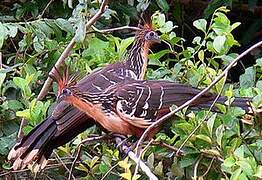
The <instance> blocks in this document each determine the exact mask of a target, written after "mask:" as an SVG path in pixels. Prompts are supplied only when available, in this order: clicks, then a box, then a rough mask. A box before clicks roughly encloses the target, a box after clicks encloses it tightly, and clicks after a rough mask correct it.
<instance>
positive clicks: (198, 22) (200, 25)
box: [193, 19, 207, 33]
mask: <svg viewBox="0 0 262 180" xmlns="http://www.w3.org/2000/svg"><path fill="white" fill-rule="evenodd" d="M193 26H195V27H196V28H197V29H199V30H201V31H203V32H204V33H206V27H207V21H206V20H205V19H198V20H196V21H194V22H193Z"/></svg>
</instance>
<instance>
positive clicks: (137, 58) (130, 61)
mask: <svg viewBox="0 0 262 180" xmlns="http://www.w3.org/2000/svg"><path fill="white" fill-rule="evenodd" d="M148 50H149V45H148V43H147V42H145V40H143V39H140V38H136V39H135V42H134V44H133V46H132V48H131V49H130V51H129V55H128V57H127V60H126V65H127V66H128V67H129V68H130V69H131V70H132V71H133V72H134V73H135V74H136V75H137V78H138V79H143V78H144V75H145V71H146V67H147V62H148V57H147V56H148Z"/></svg>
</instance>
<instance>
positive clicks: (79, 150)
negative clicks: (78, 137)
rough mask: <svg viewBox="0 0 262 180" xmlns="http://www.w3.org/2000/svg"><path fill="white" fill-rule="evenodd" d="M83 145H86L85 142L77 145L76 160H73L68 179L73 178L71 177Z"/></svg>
mask: <svg viewBox="0 0 262 180" xmlns="http://www.w3.org/2000/svg"><path fill="white" fill-rule="evenodd" d="M83 146H84V145H83V144H79V145H78V146H77V154H76V156H75V159H74V161H73V163H72V165H71V168H70V171H69V175H68V180H71V177H72V175H73V169H74V167H75V165H76V161H77V160H78V158H79V156H80V152H81V150H82V147H83Z"/></svg>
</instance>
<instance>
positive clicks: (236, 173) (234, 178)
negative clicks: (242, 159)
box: [230, 168, 242, 180]
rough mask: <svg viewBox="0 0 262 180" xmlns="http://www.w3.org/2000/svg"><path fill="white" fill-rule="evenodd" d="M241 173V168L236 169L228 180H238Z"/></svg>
mask: <svg viewBox="0 0 262 180" xmlns="http://www.w3.org/2000/svg"><path fill="white" fill-rule="evenodd" d="M241 172H242V170H241V168H238V169H236V170H235V171H234V172H233V174H232V175H231V177H230V180H238V179H239V176H240V174H241Z"/></svg>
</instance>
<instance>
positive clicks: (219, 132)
mask: <svg viewBox="0 0 262 180" xmlns="http://www.w3.org/2000/svg"><path fill="white" fill-rule="evenodd" d="M224 131H225V128H224V125H223V124H222V125H220V126H219V127H218V128H217V129H216V137H217V143H218V145H219V146H220V147H221V146H222V138H223V136H224Z"/></svg>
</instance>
